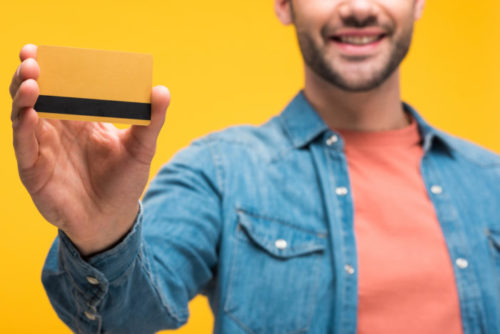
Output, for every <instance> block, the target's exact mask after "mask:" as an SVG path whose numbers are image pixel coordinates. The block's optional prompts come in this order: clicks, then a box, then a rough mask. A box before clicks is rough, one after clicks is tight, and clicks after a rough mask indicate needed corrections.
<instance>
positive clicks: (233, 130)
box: [182, 115, 293, 160]
mask: <svg viewBox="0 0 500 334" xmlns="http://www.w3.org/2000/svg"><path fill="white" fill-rule="evenodd" d="M292 148H293V145H292V143H291V141H290V140H289V138H288V135H287V134H286V132H285V131H284V129H283V126H282V124H281V119H280V116H279V115H278V116H274V117H272V118H271V119H269V120H268V121H267V122H265V123H264V124H262V125H237V126H231V127H228V128H226V129H223V130H219V131H215V132H212V133H210V134H208V135H206V136H203V137H201V138H198V139H196V140H194V141H193V142H192V143H191V144H190V145H189V146H188V147H186V148H185V149H183V150H182V151H188V152H192V154H200V153H201V152H202V151H203V152H207V151H211V153H212V154H213V155H220V154H223V155H224V156H226V157H228V156H229V157H230V156H231V155H234V157H236V156H238V155H240V154H244V155H247V156H248V155H252V156H258V157H259V158H260V159H266V160H272V159H273V158H274V157H276V156H278V155H280V154H282V153H283V152H284V151H288V150H291V149H292ZM195 152H196V153H195Z"/></svg>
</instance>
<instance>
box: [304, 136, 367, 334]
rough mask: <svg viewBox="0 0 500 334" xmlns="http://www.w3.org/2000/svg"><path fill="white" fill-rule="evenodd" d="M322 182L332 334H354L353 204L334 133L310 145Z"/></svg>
mask: <svg viewBox="0 0 500 334" xmlns="http://www.w3.org/2000/svg"><path fill="white" fill-rule="evenodd" d="M310 149H311V153H312V156H313V159H314V162H315V166H316V169H317V171H316V172H317V174H318V177H319V180H320V182H321V185H320V187H321V190H322V192H323V201H324V207H325V209H326V215H327V220H328V222H327V223H328V229H329V235H330V242H331V245H332V255H331V256H332V265H333V268H334V273H335V274H334V275H335V277H336V280H335V307H334V309H335V310H336V311H335V314H334V315H332V318H333V319H332V323H333V333H332V334H355V333H356V319H357V306H358V277H357V270H356V268H357V252H356V243H355V236H354V226H353V218H354V211H353V202H352V196H351V191H350V183H349V175H348V167H347V160H346V157H345V154H344V151H343V149H344V144H343V141H342V138H341V137H340V136H339V135H338V134H336V133H333V132H332V131H328V132H327V133H325V135H324V136H323V140H322V142H313V143H311V145H310Z"/></svg>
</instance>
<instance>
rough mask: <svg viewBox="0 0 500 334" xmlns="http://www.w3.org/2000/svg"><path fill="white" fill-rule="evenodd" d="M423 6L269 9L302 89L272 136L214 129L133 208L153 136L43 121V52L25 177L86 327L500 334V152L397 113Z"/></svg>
mask: <svg viewBox="0 0 500 334" xmlns="http://www.w3.org/2000/svg"><path fill="white" fill-rule="evenodd" d="M423 6H424V0H331V1H325V0H275V9H276V13H277V15H278V18H279V19H280V20H281V22H283V23H284V24H294V26H295V28H296V31H297V36H298V41H299V45H300V48H301V51H302V54H303V58H304V63H305V87H304V89H303V90H302V91H301V92H299V94H298V95H297V96H296V97H295V98H294V99H293V100H292V101H291V103H290V104H289V105H288V106H287V108H286V109H285V110H284V111H283V112H282V113H281V114H280V115H279V116H276V117H275V118H273V119H271V120H270V121H269V122H268V123H266V124H264V125H262V126H261V127H234V128H230V129H227V130H225V131H222V132H219V133H215V134H212V135H209V136H207V137H205V138H202V139H200V140H198V141H196V142H194V143H193V144H192V145H191V146H190V147H188V148H187V149H185V150H183V151H181V152H179V153H178V154H177V155H176V156H175V157H174V159H173V160H172V161H171V162H170V163H169V164H167V165H165V166H164V167H163V168H162V170H161V171H160V173H159V174H158V175H157V177H156V178H155V180H154V181H153V182H152V184H151V186H150V188H149V189H148V192H147V194H146V195H145V197H144V198H143V201H142V202H140V201H139V198H140V195H141V193H142V191H143V189H144V187H145V184H146V181H147V177H148V171H149V166H150V162H151V159H152V157H153V154H154V151H155V143H156V138H157V135H158V133H159V131H160V129H161V127H162V124H163V120H164V116H165V111H166V108H167V106H168V103H169V98H170V97H169V93H168V91H167V90H166V89H165V88H164V87H155V88H154V89H153V92H152V122H151V125H150V126H148V127H139V126H132V127H131V128H130V129H128V130H117V129H115V128H113V127H112V126H109V125H106V124H97V123H79V122H64V121H53V120H51V121H49V120H42V119H39V118H38V117H37V115H36V113H35V111H34V109H33V106H34V103H35V101H36V98H37V95H38V86H37V84H36V81H35V80H36V78H37V76H38V73H39V69H38V65H37V64H36V61H35V60H34V59H35V58H36V47H34V46H32V45H27V46H25V47H24V48H23V49H22V51H21V60H22V64H21V65H20V67H19V69H18V71H17V72H16V74H15V75H14V78H13V80H12V84H11V94H12V96H13V108H12V120H13V129H14V130H13V132H14V146H15V151H16V157H17V160H18V165H19V173H20V176H21V179H22V181H23V183H24V185H25V186H26V188H27V189H28V191H29V193H30V194H31V196H32V198H33V201H34V202H35V204H36V205H37V207H38V209H39V210H40V212H41V213H42V214H43V215H44V217H45V218H46V219H47V220H48V221H49V222H50V223H52V224H53V225H55V226H57V227H58V228H59V236H58V238H57V239H56V240H55V242H54V244H53V247H52V248H51V251H50V253H49V255H48V257H47V261H46V264H45V267H44V271H43V277H42V278H43V283H44V286H45V288H46V290H47V293H48V295H49V298H50V299H51V302H52V305H53V306H54V308H55V309H56V311H57V313H58V315H59V316H60V318H61V319H62V320H63V321H64V322H65V323H66V324H67V325H68V326H70V327H71V328H72V329H73V330H74V331H75V332H78V333H120V334H122V333H152V332H154V331H157V330H160V329H164V328H176V327H179V326H181V325H182V324H183V323H184V322H185V321H186V320H187V317H188V310H187V304H188V301H189V300H190V299H191V298H193V297H194V296H195V295H196V294H198V293H204V294H206V295H207V296H208V297H209V300H210V304H211V307H212V309H213V312H214V315H215V325H214V331H215V332H216V333H231V334H233V333H234V334H237V333H266V334H272V333H276V334H290V333H335V334H340V333H342V334H343V333H467V334H470V333H500V320H499V315H500V219H499V218H498V217H500V208H499V207H498V206H497V205H495V204H496V201H497V200H498V199H499V198H500V158H499V157H498V156H497V155H496V154H493V153H491V152H489V151H487V150H485V149H482V148H480V147H478V146H476V145H473V144H471V143H468V142H466V141H463V140H460V139H458V138H455V137H452V136H450V135H448V134H446V133H444V132H442V131H439V130H437V129H435V128H433V127H432V126H430V125H429V124H427V123H426V122H425V121H424V120H423V119H422V118H421V117H420V116H419V114H418V113H417V112H416V111H415V110H414V109H412V108H411V107H410V106H409V105H407V104H404V103H402V102H401V98H400V92H399V64H400V63H401V61H402V59H403V58H404V57H405V55H406V53H407V51H408V48H409V46H410V41H411V36H412V31H413V23H414V21H415V20H417V19H418V18H419V17H420V15H421V13H422V10H423Z"/></svg>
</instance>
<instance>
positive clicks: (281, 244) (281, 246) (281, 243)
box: [274, 239, 288, 249]
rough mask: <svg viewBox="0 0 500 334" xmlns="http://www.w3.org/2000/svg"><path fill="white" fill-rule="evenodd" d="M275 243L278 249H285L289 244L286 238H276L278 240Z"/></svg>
mask: <svg viewBox="0 0 500 334" xmlns="http://www.w3.org/2000/svg"><path fill="white" fill-rule="evenodd" d="M274 245H275V246H276V248H278V249H285V248H286V247H287V246H288V243H287V242H286V240H283V239H278V240H276V242H275V243H274Z"/></svg>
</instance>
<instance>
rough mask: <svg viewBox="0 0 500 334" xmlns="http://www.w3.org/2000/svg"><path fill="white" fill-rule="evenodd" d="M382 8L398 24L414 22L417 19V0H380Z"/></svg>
mask: <svg viewBox="0 0 500 334" xmlns="http://www.w3.org/2000/svg"><path fill="white" fill-rule="evenodd" d="M377 2H378V4H379V5H380V8H381V9H382V10H383V11H384V12H385V14H386V15H388V16H390V17H391V19H392V20H393V21H394V22H395V23H396V25H398V26H401V27H403V26H406V25H408V24H409V23H411V24H413V22H414V20H415V10H416V5H417V2H418V1H416V0H378V1H377Z"/></svg>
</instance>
